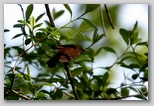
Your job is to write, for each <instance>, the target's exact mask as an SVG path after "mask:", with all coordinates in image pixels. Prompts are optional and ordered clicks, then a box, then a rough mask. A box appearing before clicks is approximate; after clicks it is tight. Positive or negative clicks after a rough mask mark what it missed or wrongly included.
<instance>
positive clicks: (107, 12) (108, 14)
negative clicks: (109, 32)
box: [104, 4, 114, 29]
mask: <svg viewBox="0 0 154 106" xmlns="http://www.w3.org/2000/svg"><path fill="white" fill-rule="evenodd" d="M104 7H105V10H106V14H107V16H108V19H109V22H110V25H111V27H112V28H113V29H114V25H113V22H112V18H111V15H110V12H109V11H108V8H107V5H106V4H104Z"/></svg>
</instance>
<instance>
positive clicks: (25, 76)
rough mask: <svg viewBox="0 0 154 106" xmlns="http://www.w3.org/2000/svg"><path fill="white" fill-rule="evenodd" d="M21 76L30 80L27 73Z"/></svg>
mask: <svg viewBox="0 0 154 106" xmlns="http://www.w3.org/2000/svg"><path fill="white" fill-rule="evenodd" d="M23 78H24V79H25V80H28V81H31V77H30V76H29V75H28V74H24V75H23Z"/></svg>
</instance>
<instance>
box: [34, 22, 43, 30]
mask: <svg viewBox="0 0 154 106" xmlns="http://www.w3.org/2000/svg"><path fill="white" fill-rule="evenodd" d="M42 24H43V23H39V24H36V25H35V26H34V28H33V29H35V28H38V27H40V26H41V25H42Z"/></svg>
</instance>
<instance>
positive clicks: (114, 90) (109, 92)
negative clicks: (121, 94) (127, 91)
mask: <svg viewBox="0 0 154 106" xmlns="http://www.w3.org/2000/svg"><path fill="white" fill-rule="evenodd" d="M116 92H117V90H116V89H114V88H108V89H107V90H106V93H107V94H108V95H111V94H115V93H116Z"/></svg>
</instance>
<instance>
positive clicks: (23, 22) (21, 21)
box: [18, 20, 30, 29]
mask: <svg viewBox="0 0 154 106" xmlns="http://www.w3.org/2000/svg"><path fill="white" fill-rule="evenodd" d="M18 22H20V23H22V24H24V25H26V26H27V27H28V28H29V29H30V26H29V24H28V23H27V22H25V21H23V20H18Z"/></svg>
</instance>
